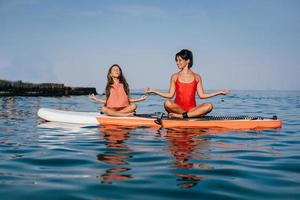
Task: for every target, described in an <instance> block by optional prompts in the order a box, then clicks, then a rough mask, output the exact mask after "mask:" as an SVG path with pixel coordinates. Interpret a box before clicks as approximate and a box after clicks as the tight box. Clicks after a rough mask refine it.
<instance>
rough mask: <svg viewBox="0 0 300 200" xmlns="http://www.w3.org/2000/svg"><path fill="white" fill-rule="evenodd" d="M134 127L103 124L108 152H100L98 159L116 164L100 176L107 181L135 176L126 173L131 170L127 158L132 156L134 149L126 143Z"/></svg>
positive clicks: (101, 129) (102, 130)
mask: <svg viewBox="0 0 300 200" xmlns="http://www.w3.org/2000/svg"><path fill="white" fill-rule="evenodd" d="M130 131H132V129H129V128H124V127H116V126H101V127H100V133H103V134H104V139H105V141H106V142H107V143H106V152H105V153H104V154H98V155H97V159H98V160H99V161H101V162H104V163H106V164H109V165H112V166H114V167H113V168H110V169H108V170H106V171H105V173H104V174H102V175H101V176H100V177H99V178H100V179H101V180H102V181H103V182H105V183H112V182H113V181H120V180H129V179H132V178H133V177H132V176H131V175H129V174H124V173H126V172H128V171H130V168H128V167H125V165H128V162H127V159H128V158H131V157H132V155H131V152H132V150H131V149H130V148H129V147H128V146H127V145H126V144H125V141H126V140H127V139H128V138H129V132H130Z"/></svg>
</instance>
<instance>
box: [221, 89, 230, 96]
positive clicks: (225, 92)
mask: <svg viewBox="0 0 300 200" xmlns="http://www.w3.org/2000/svg"><path fill="white" fill-rule="evenodd" d="M220 94H222V95H228V94H229V90H228V89H224V90H221V91H220Z"/></svg>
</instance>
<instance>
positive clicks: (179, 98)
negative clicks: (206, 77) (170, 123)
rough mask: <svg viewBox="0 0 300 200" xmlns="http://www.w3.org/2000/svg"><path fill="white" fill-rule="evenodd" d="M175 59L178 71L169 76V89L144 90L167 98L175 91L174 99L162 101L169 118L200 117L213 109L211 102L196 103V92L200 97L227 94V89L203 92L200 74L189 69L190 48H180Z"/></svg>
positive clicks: (191, 63) (191, 55) (190, 62)
mask: <svg viewBox="0 0 300 200" xmlns="http://www.w3.org/2000/svg"><path fill="white" fill-rule="evenodd" d="M175 60H176V64H177V66H178V68H179V72H177V73H175V74H173V75H172V76H171V81H170V87H169V91H168V92H160V91H158V90H153V89H150V88H148V89H146V90H145V93H146V94H149V93H154V94H157V95H159V96H162V97H164V98H169V99H171V98H173V96H174V94H175V93H176V97H175V100H166V101H165V103H164V106H165V109H166V111H167V112H168V113H169V117H170V118H189V117H200V116H203V115H206V114H207V113H209V112H211V111H212V109H213V105H212V104H211V103H202V104H200V105H198V106H197V105H196V99H195V93H196V92H197V94H198V96H199V97H200V98H201V99H206V98H210V97H213V96H217V95H227V94H229V91H228V90H226V89H224V90H219V91H217V92H213V93H205V92H204V90H203V85H202V79H201V76H200V75H199V74H196V73H195V72H193V71H192V70H191V68H192V66H193V54H192V52H191V51H190V50H188V49H183V50H181V51H180V52H178V53H177V54H176V56H175Z"/></svg>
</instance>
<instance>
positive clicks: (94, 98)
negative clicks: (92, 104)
mask: <svg viewBox="0 0 300 200" xmlns="http://www.w3.org/2000/svg"><path fill="white" fill-rule="evenodd" d="M89 98H90V99H92V100H94V101H96V100H97V97H96V96H95V95H94V93H92V94H89Z"/></svg>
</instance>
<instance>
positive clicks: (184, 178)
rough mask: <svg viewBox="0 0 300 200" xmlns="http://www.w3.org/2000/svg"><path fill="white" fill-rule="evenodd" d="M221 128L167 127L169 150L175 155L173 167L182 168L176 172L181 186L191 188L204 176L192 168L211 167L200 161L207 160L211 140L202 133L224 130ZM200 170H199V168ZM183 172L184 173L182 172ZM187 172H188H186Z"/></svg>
mask: <svg viewBox="0 0 300 200" xmlns="http://www.w3.org/2000/svg"><path fill="white" fill-rule="evenodd" d="M222 131H223V130H221V129H201V130H200V129H167V130H166V133H165V134H164V135H165V138H166V139H167V140H168V141H169V148H168V151H169V152H170V153H171V154H172V156H174V158H175V161H174V163H173V165H172V166H171V167H172V168H176V169H180V170H178V171H180V173H176V174H175V175H176V177H177V178H178V179H177V180H178V181H179V182H180V183H179V184H178V186H179V187H181V188H191V187H194V186H195V185H197V183H198V181H200V180H201V179H203V178H204V176H201V175H198V174H192V173H195V170H194V171H192V170H191V169H209V168H211V167H209V166H208V165H207V164H204V163H199V162H201V160H207V159H209V158H208V157H204V156H203V155H207V151H208V149H209V148H208V147H209V140H208V139H206V138H202V137H200V136H199V135H201V134H214V133H219V132H222ZM197 171H198V170H197ZM181 172H182V173H181ZM186 172H187V173H186Z"/></svg>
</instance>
